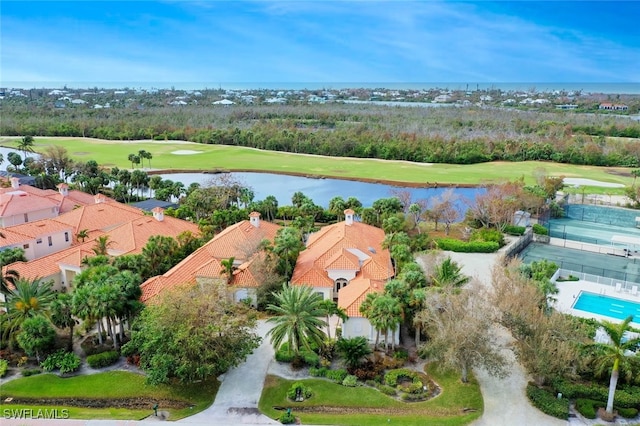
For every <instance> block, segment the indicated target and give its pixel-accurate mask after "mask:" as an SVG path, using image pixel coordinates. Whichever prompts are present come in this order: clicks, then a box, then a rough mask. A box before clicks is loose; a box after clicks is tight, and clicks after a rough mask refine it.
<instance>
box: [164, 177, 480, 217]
mask: <svg viewBox="0 0 640 426" xmlns="http://www.w3.org/2000/svg"><path fill="white" fill-rule="evenodd" d="M230 174H231V176H232V177H233V178H234V179H235V180H237V181H239V182H240V183H242V184H244V185H246V186H248V187H250V188H251V189H252V190H253V191H254V193H255V199H256V200H263V199H265V198H266V197H267V196H269V195H273V196H274V197H276V199H277V200H278V204H279V205H290V204H291V197H292V196H293V194H294V193H295V192H298V191H299V192H302V193H303V194H304V195H306V196H307V197H309V198H311V199H312V200H313V202H314V203H316V204H318V205H320V206H322V207H325V208H326V207H328V206H329V201H330V200H331V199H332V198H333V197H336V196H340V197H342V198H344V199H345V200H346V199H347V198H349V197H356V198H357V199H358V200H360V202H361V203H362V205H363V206H371V204H373V202H374V201H376V200H378V199H380V198H387V197H391V196H393V195H394V192H398V191H408V192H409V193H410V194H411V200H412V201H417V200H428V199H430V198H432V197H436V196H440V195H441V194H442V193H444V192H445V191H447V190H448V188H426V187H425V188H413V187H404V186H394V185H388V184H382V183H369V182H359V181H353V180H343V179H317V178H310V177H302V176H290V175H281V174H274V173H251V172H234V173H230ZM160 176H162V178H163V179H171V180H173V181H179V182H182V183H183V184H184V185H185V186H187V187H188V186H189V185H190V184H191V183H193V182H197V183H199V184H201V185H207V183H208V182H210V181H211V180H212V179H215V177H216V175H212V174H205V173H172V174H162V175H160ZM453 191H454V193H455V194H456V195H457V197H458V199H459V203H458V205H459V207H460V208H461V209H462V210H463V211H466V209H467V207H466V206H467V204H466V203H467V202H473V201H474V200H475V197H476V195H477V194H479V193H484V192H485V190H484V188H453Z"/></svg>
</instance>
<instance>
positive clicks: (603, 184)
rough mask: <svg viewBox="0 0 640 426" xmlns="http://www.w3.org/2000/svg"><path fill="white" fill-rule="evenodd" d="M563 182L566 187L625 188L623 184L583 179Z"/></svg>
mask: <svg viewBox="0 0 640 426" xmlns="http://www.w3.org/2000/svg"><path fill="white" fill-rule="evenodd" d="M563 182H564V184H565V185H584V186H601V187H603V188H624V185H623V184H621V183H611V182H602V181H599V180H593V179H583V178H564V180H563Z"/></svg>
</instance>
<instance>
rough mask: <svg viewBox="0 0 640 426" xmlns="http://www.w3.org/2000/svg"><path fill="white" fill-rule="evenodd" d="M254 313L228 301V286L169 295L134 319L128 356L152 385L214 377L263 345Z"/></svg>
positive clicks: (195, 289) (126, 347)
mask: <svg viewBox="0 0 640 426" xmlns="http://www.w3.org/2000/svg"><path fill="white" fill-rule="evenodd" d="M255 324H256V321H255V316H254V315H253V313H252V311H251V310H250V309H249V308H247V307H246V306H244V305H243V304H241V303H239V304H238V303H231V302H230V301H228V299H227V297H226V293H225V288H224V286H221V287H218V286H215V285H211V286H208V285H203V286H194V287H191V288H187V289H185V288H184V287H180V289H177V290H174V291H169V292H167V293H165V295H164V296H163V297H162V298H161V300H160V301H159V302H158V303H154V304H153V305H150V306H147V307H146V308H145V309H144V311H143V312H142V313H141V315H140V316H139V317H138V318H137V319H136V320H135V324H134V327H133V332H132V336H131V341H130V342H128V343H127V344H126V345H124V346H123V348H122V353H123V354H124V355H133V354H139V355H140V367H141V368H142V369H143V370H144V371H145V372H146V373H147V380H148V381H149V382H150V383H166V382H168V381H170V380H171V379H172V378H177V379H178V380H180V381H181V382H184V383H191V382H195V381H200V380H205V379H208V378H210V377H216V376H218V375H220V374H222V373H224V372H226V371H227V370H229V369H230V368H232V367H235V366H237V365H238V364H239V363H241V362H242V361H244V360H245V359H246V357H247V356H248V355H249V354H250V353H251V352H253V350H254V349H255V348H257V347H258V346H259V345H260V340H261V339H260V337H259V336H256V335H255V333H254V332H253V330H254V327H255Z"/></svg>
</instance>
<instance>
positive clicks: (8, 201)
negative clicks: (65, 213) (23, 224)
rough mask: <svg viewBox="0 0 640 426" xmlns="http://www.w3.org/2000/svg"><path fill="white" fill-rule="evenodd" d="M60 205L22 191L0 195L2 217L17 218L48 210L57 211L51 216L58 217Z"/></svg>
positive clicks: (0, 214)
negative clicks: (16, 216)
mask: <svg viewBox="0 0 640 426" xmlns="http://www.w3.org/2000/svg"><path fill="white" fill-rule="evenodd" d="M57 208H58V204H57V203H56V202H54V201H51V200H49V199H48V198H43V197H38V196H34V195H32V194H29V193H27V192H24V191H21V190H14V191H11V192H5V193H3V194H0V216H1V217H6V216H15V215H20V214H23V213H29V212H35V211H40V210H46V209H56V212H55V213H52V214H51V216H52V217H53V216H55V215H57Z"/></svg>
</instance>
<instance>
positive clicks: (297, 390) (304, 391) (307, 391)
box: [287, 382, 313, 401]
mask: <svg viewBox="0 0 640 426" xmlns="http://www.w3.org/2000/svg"><path fill="white" fill-rule="evenodd" d="M298 394H300V395H302V397H303V398H304V399H309V398H311V396H312V395H313V392H311V388H310V387H308V386H305V385H304V384H303V383H302V382H295V383H294V384H292V385H291V387H290V388H289V390H288V391H287V398H289V399H290V400H292V401H295V400H296V396H298Z"/></svg>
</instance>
